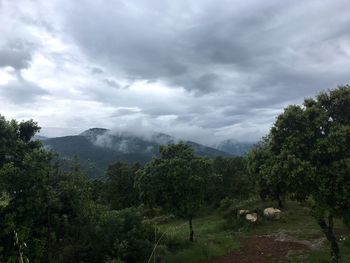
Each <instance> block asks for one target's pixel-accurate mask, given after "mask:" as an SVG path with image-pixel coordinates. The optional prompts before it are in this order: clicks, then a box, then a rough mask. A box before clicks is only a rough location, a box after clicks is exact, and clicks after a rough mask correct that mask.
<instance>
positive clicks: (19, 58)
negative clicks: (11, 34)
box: [0, 49, 31, 70]
mask: <svg viewBox="0 0 350 263" xmlns="http://www.w3.org/2000/svg"><path fill="white" fill-rule="evenodd" d="M30 60H31V54H30V52H29V51H28V50H26V51H25V50H18V49H0V67H6V66H9V67H13V68H14V69H17V70H18V69H23V68H27V67H28V66H29V62H30Z"/></svg>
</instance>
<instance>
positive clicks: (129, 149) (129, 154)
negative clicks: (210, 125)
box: [42, 128, 230, 177]
mask: <svg viewBox="0 0 350 263" xmlns="http://www.w3.org/2000/svg"><path fill="white" fill-rule="evenodd" d="M174 142H176V140H175V139H174V138H173V137H171V136H169V135H166V134H162V133H155V134H153V135H151V136H148V137H139V136H135V135H133V134H131V133H126V132H121V133H112V132H111V131H109V130H107V129H101V128H93V129H89V130H86V131H84V132H83V133H81V134H80V135H74V136H64V137H57V138H48V139H46V140H42V143H43V144H44V147H45V148H47V149H50V150H52V151H55V152H57V153H59V154H60V157H61V158H63V159H68V160H71V159H73V158H74V157H75V156H76V157H78V159H79V162H80V163H81V164H83V165H84V166H86V165H88V164H89V165H90V166H92V167H94V168H93V169H92V170H91V171H90V175H91V176H93V177H101V176H103V173H104V171H105V169H106V168H107V166H108V165H109V164H110V163H112V162H115V161H125V162H128V163H133V162H140V163H146V162H147V161H149V160H151V158H152V157H153V156H157V155H158V147H159V145H164V144H170V143H174ZM186 143H188V144H190V145H191V146H192V147H193V149H194V150H195V152H196V153H197V154H198V155H201V156H207V157H211V158H212V157H216V156H226V157H228V156H230V154H229V153H226V152H223V151H220V150H217V149H214V148H211V147H207V146H204V145H201V144H198V143H195V142H191V141H187V142H186Z"/></svg>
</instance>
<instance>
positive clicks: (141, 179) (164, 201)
mask: <svg viewBox="0 0 350 263" xmlns="http://www.w3.org/2000/svg"><path fill="white" fill-rule="evenodd" d="M160 155H161V156H160V158H154V159H153V160H152V161H151V162H149V163H148V164H146V166H145V167H144V169H143V170H140V171H139V173H138V175H137V178H136V184H137V187H138V190H139V192H140V196H141V199H142V200H143V201H144V202H145V203H146V204H148V205H150V206H160V207H162V208H163V209H165V210H167V211H170V212H173V213H175V214H176V215H178V216H180V217H183V218H186V219H188V222H189V227H190V235H189V240H190V241H193V235H194V231H193V227H192V219H193V217H194V215H195V213H196V211H197V210H198V209H199V208H200V206H201V204H202V203H203V200H204V196H205V192H204V190H205V186H206V182H207V179H208V177H209V175H210V174H211V165H210V161H209V160H208V159H206V158H203V157H198V156H196V155H195V154H194V151H193V149H192V148H191V147H190V146H189V145H187V144H184V143H179V144H174V145H169V146H162V147H160Z"/></svg>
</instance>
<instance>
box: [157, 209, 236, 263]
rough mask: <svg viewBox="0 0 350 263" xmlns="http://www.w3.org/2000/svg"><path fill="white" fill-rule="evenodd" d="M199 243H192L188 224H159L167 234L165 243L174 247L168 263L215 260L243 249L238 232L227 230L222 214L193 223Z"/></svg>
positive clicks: (167, 256) (171, 249)
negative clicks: (236, 238)
mask: <svg viewBox="0 0 350 263" xmlns="http://www.w3.org/2000/svg"><path fill="white" fill-rule="evenodd" d="M193 227H194V232H195V236H194V237H195V242H193V243H192V242H189V241H187V240H188V234H189V226H188V223H187V222H186V221H182V220H175V221H172V222H169V223H166V224H161V225H159V228H160V230H161V232H166V234H165V237H164V241H163V242H162V243H163V244H166V245H167V246H168V247H170V251H168V253H167V254H166V255H165V259H164V262H167V263H175V262H176V263H178V262H194V263H196V262H202V261H204V260H207V259H210V258H212V257H218V256H222V255H226V254H228V253H229V252H231V251H233V250H237V249H238V248H239V246H238V242H237V241H236V240H235V235H234V232H233V231H231V230H227V229H225V228H224V220H223V219H222V217H220V216H219V215H207V216H204V217H200V218H196V219H194V220H193Z"/></svg>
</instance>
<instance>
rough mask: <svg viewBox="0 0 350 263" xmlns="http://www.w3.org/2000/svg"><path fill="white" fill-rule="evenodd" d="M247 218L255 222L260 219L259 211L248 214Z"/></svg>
mask: <svg viewBox="0 0 350 263" xmlns="http://www.w3.org/2000/svg"><path fill="white" fill-rule="evenodd" d="M245 219H247V220H248V221H249V222H251V223H255V222H256V221H257V220H258V214H257V213H251V214H246V216H245Z"/></svg>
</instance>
